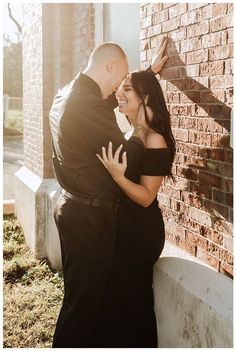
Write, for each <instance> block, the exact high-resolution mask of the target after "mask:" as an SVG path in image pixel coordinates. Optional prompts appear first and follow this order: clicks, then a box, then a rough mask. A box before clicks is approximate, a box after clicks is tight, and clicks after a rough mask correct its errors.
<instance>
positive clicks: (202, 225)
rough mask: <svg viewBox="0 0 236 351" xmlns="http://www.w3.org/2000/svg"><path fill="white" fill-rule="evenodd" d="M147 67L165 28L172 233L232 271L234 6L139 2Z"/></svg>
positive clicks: (163, 196) (166, 209)
mask: <svg viewBox="0 0 236 351" xmlns="http://www.w3.org/2000/svg"><path fill="white" fill-rule="evenodd" d="M140 13H141V53H140V59H141V65H142V68H145V67H147V66H148V65H149V64H150V60H151V57H152V53H153V51H154V50H155V47H156V43H157V41H158V39H159V37H160V35H161V34H164V35H166V36H167V37H168V46H167V50H166V52H167V54H168V55H169V60H168V61H167V63H166V65H165V69H164V70H163V71H162V72H161V77H160V79H161V80H160V82H161V85H162V88H163V91H164V94H165V98H166V101H167V103H168V108H169V111H170V114H171V120H172V127H173V132H174V135H175V138H176V141H177V154H176V158H175V164H174V167H173V174H174V176H175V179H176V183H172V182H171V181H170V180H168V181H167V182H166V184H165V185H164V186H163V188H162V193H160V195H159V200H160V204H161V207H162V210H163V214H164V216H165V223H166V234H167V239H168V240H170V241H171V242H173V243H174V244H176V245H177V246H179V247H181V248H183V249H184V250H186V251H187V252H189V253H191V254H192V255H194V256H196V257H198V258H199V259H201V260H202V261H204V262H207V263H208V264H209V265H211V266H213V267H214V268H216V269H218V270H219V271H220V272H223V273H224V274H226V275H232V274H233V268H232V265H233V262H232V261H233V257H232V251H233V239H232V215H233V211H232V205H233V204H232V202H233V195H232V192H233V183H232V161H233V160H232V158H233V155H232V149H231V148H230V144H229V141H230V112H231V108H232V103H233V102H232V95H233V78H232V63H233V38H232V36H233V5H232V4H227V3H218V4H206V3H205V4H203V3H182V4H170V3H162V4H145V5H141V11H140Z"/></svg>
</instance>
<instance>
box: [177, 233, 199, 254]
mask: <svg viewBox="0 0 236 351" xmlns="http://www.w3.org/2000/svg"><path fill="white" fill-rule="evenodd" d="M174 243H175V245H177V246H178V247H180V248H181V249H183V250H184V251H186V252H188V253H190V255H193V256H195V253H196V245H194V244H192V243H188V242H187V241H186V240H183V239H181V238H180V237H178V236H176V237H175V239H174Z"/></svg>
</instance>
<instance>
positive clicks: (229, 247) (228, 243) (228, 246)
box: [223, 236, 234, 252]
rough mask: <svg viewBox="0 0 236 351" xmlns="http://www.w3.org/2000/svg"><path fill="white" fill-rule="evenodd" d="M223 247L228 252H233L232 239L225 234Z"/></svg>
mask: <svg viewBox="0 0 236 351" xmlns="http://www.w3.org/2000/svg"><path fill="white" fill-rule="evenodd" d="M223 247H224V248H225V249H226V250H227V251H230V252H233V249H234V239H233V238H229V237H227V236H224V237H223Z"/></svg>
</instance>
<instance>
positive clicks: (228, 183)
mask: <svg viewBox="0 0 236 351" xmlns="http://www.w3.org/2000/svg"><path fill="white" fill-rule="evenodd" d="M222 191H225V192H229V193H231V194H232V193H233V180H232V179H227V178H223V179H222Z"/></svg>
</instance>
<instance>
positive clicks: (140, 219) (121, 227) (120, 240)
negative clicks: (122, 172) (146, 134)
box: [97, 148, 171, 348]
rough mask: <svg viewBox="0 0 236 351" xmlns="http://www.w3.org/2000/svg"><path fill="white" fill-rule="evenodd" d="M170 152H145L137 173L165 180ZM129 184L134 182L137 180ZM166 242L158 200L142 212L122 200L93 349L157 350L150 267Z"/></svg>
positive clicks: (136, 178)
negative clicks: (110, 266) (163, 177)
mask: <svg viewBox="0 0 236 351" xmlns="http://www.w3.org/2000/svg"><path fill="white" fill-rule="evenodd" d="M170 160H171V157H170V149H169V148H166V149H146V160H145V162H144V163H143V166H142V169H140V174H145V175H152V176H154V175H159V176H161V175H163V176H166V175H170V174H171V161H170ZM131 178H132V180H133V181H134V182H136V183H139V180H140V175H139V174H137V173H136V174H133V175H132V177H131ZM164 242H165V229H164V222H163V218H162V214H161V210H160V208H159V206H158V201H157V200H154V201H153V203H152V204H151V205H150V206H149V207H147V208H144V207H142V206H140V205H138V204H137V203H135V202H133V201H131V200H130V199H129V198H128V197H127V196H126V195H123V196H122V198H121V200H120V203H119V206H118V233H117V243H116V252H115V259H114V264H113V268H112V272H111V278H110V280H109V287H108V289H107V295H106V302H105V306H104V308H103V313H102V315H101V318H100V323H99V326H98V329H97V335H98V341H97V346H98V347H121V348H139V347H143V348H147V347H150V348H151V347H158V342H157V326H156V318H155V314H154V299H153V288H152V280H153V265H154V264H155V262H156V261H157V260H158V258H159V256H160V254H161V252H162V250H163V247H164Z"/></svg>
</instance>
